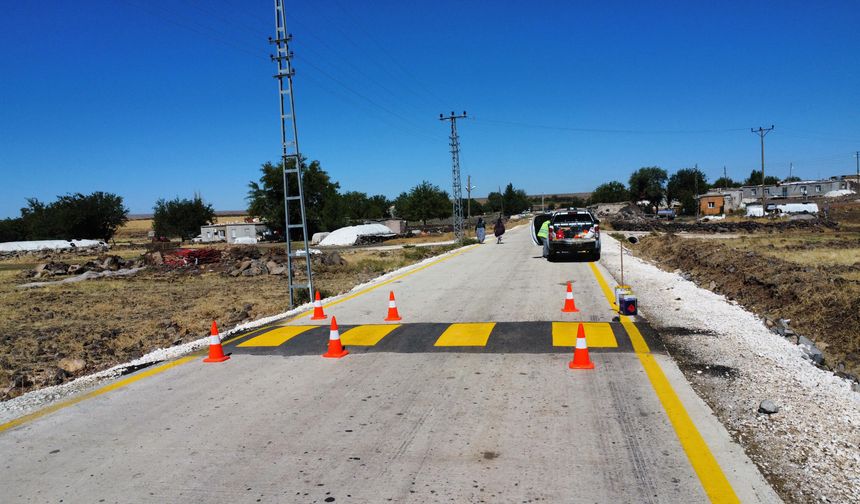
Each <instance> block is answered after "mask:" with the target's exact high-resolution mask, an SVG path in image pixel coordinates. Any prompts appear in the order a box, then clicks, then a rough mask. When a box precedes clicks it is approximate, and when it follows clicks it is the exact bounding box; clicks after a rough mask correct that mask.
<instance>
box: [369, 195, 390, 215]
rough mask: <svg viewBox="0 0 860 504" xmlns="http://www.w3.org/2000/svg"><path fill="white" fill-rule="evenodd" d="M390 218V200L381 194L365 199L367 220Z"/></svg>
mask: <svg viewBox="0 0 860 504" xmlns="http://www.w3.org/2000/svg"><path fill="white" fill-rule="evenodd" d="M390 217H391V200H389V199H388V198H386V197H385V196H383V195H382V194H376V195H374V196H371V197H370V198H368V199H367V218H368V219H387V218H390Z"/></svg>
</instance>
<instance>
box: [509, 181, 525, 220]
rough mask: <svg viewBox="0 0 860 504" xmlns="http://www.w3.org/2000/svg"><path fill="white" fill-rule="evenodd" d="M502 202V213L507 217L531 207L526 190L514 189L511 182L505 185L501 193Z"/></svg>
mask: <svg viewBox="0 0 860 504" xmlns="http://www.w3.org/2000/svg"><path fill="white" fill-rule="evenodd" d="M502 204H503V206H504V208H503V209H502V213H504V214H505V215H506V216H508V217H510V216H511V215H514V214H518V213H522V212H525V211H526V210H528V209H529V208H531V202H530V201H529V197H528V196H527V195H526V192H525V191H524V190H522V189H515V188H514V184H512V183H509V184H508V185H507V186H505V192H504V193H502Z"/></svg>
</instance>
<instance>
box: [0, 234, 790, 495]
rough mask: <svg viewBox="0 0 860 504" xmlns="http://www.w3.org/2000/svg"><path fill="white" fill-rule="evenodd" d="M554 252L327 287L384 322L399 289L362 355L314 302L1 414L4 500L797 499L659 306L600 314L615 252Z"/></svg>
mask: <svg viewBox="0 0 860 504" xmlns="http://www.w3.org/2000/svg"><path fill="white" fill-rule="evenodd" d="M539 256H540V248H538V247H536V246H533V245H531V240H530V238H529V236H528V230H527V228H525V227H523V228H518V229H515V230H512V231H510V232H509V233H508V234H506V235H505V243H504V244H502V245H496V244H495V243H493V242H491V241H488V243H486V244H484V245H481V246H475V247H472V248H470V249H468V250H466V251H464V252H462V253H460V254H458V255H456V256H452V257H450V258H447V259H445V260H443V261H441V262H438V263H436V264H433V265H431V266H429V267H426V268H423V269H420V270H417V271H414V272H413V273H411V274H408V275H405V276H402V277H400V278H398V279H397V280H395V281H393V282H391V283H390V284H388V285H384V286H380V287H377V288H375V289H372V290H369V291H366V292H364V293H360V294H359V295H356V296H352V297H351V298H350V299H347V300H345V301H342V302H338V303H336V304H332V305H330V306H327V307H326V310H327V312H328V313H329V314H330V315H335V316H337V318H338V321H339V322H340V323H341V324H343V325H344V328H345V329H347V330H345V331H344V336H346V334H348V329H349V328H361V327H372V328H373V329H370V330H368V331H369V332H366V333H363V334H365V336H366V334H371V335H372V334H378V333H375V332H374V331H379V329H376V328H377V327H378V326H379V325H381V324H384V322H382V320H381V319H382V318H384V316H385V314H386V311H387V302H388V291H389V290H394V291H395V293H396V295H397V304H398V310H399V311H400V313H401V315H402V317H403V320H402V321H401V322H400V323H399V327H397V328H396V329H395V330H393V331H388V330H387V329H383V330H382V332H385V334H384V335H383V336H381V338H380V339H379V340H378V341H365V340H364V339H362V338H359V337H354V341H355V342H357V343H361V344H362V345H363V346H360V345H355V346H353V347H351V349H352V350H353V353H351V354H350V355H348V356H346V357H345V358H343V359H323V358H321V357H319V356H318V355H317V354H321V353H322V352H323V351H324V350H325V348H324V345H325V340H326V339H327V332H326V331H325V329H324V328H317V329H313V328H310V329H307V330H306V331H305V332H303V333H301V334H300V335H295V336H289V334H291V333H290V331H292V332H295V331H296V330H297V329H296V328H295V327H294V326H295V325H296V324H301V325H309V324H310V321H309V320H308V317H303V318H299V319H297V320H293V321H288V322H287V321H285V323H283V324H279V326H278V327H270V328H268V329H266V330H262V331H255V332H253V333H249V334H248V335H247V336H246V337H244V338H241V339H239V340H238V341H236V342H235V343H233V344H231V345H228V347H227V350H228V351H231V352H232V353H233V355H232V358H231V359H230V360H229V361H227V362H225V363H221V364H203V363H201V362H200V360H199V359H195V360H193V361H190V362H189V363H186V364H183V365H180V366H175V367H173V368H171V369H168V370H165V371H163V372H160V373H157V374H153V375H152V376H148V377H146V378H144V379H140V380H138V381H135V382H134V383H131V384H128V385H127V386H123V387H119V388H117V389H115V390H111V391H109V392H107V393H104V394H102V395H99V396H97V397H94V398H91V399H87V400H85V401H81V402H79V403H77V404H74V405H71V406H68V407H65V408H62V409H60V410H58V411H55V412H53V413H51V414H48V415H45V416H42V417H41V418H38V419H35V420H32V421H30V422H27V423H24V424H22V425H18V426H15V427H12V428H6V429H5V430H4V429H3V428H2V426H0V454H2V458H0V462H1V463H2V466H0V467H2V470H0V502H153V503H155V502H158V503H163V502H207V503H215V502H231V503H234V502H358V503H363V502H415V503H423V502H457V503H459V502H493V503H495V502H517V503H519V502H583V503H585V502H588V503H592V502H599V503H603V502H609V503H627V502H631V503H639V502H679V503H694V502H738V501H742V502H779V499H778V498H777V497H776V495H775V494H774V493H773V491H772V490H771V488H770V487H769V486H768V485H767V483H766V482H764V480H763V479H762V478H761V476H760V474H759V473H758V471H757V470H756V468H755V466H754V465H753V464H752V463H751V462H750V461H749V460H748V459H747V458H746V456H745V455H744V454H743V452H742V451H741V449H740V448H739V447H738V446H737V445H736V444H734V443H733V442H732V441H731V440H730V438H729V436H728V435H727V433H726V432H725V430H724V429H723V428H722V426H721V425H719V423H718V422H717V421H716V419H715V418H714V417H713V416H712V414H711V413H710V410H709V409H708V408H707V406H706V405H705V404H704V403H703V402H702V401H701V400H700V399H699V398H698V397H697V396H695V394H694V393H693V392H692V390H691V389H690V387H689V386H688V385H687V383H686V382H685V381H684V379H683V376H682V375H681V374H680V372H679V371H678V369H677V368H676V366H675V365H674V363H673V362H672V361H671V358H669V357H668V356H666V355H664V354H662V353H660V352H659V351H654V350H657V349H659V343H658V342H656V341H655V340H654V338H653V337H652V335H650V334H649V332H648V329H647V325H644V324H636V325H634V324H631V323H629V321H626V319H625V322H624V323H623V324H604V325H601V323H605V322H610V321H611V320H612V317H613V315H614V314H613V312H612V311H611V307H610V304H609V302H608V301H607V298H606V292H605V289H604V288H603V287H602V286H601V285H600V282H599V280H598V279H599V278H600V277H601V276H602V277H604V279H605V281H606V282H607V283H608V284H614V281H613V280H612V279H611V278H609V277H608V276H607V275H606V272H605V271H602V269H600V268H598V269H597V271H595V270H593V269H592V266H590V265H589V263H584V262H562V263H548V262H546V261H545V260H543V259H541V258H540V257H539ZM567 281H572V282H573V285H574V291H575V299H576V304H577V307H578V308H579V309H580V310H581V311H580V312H578V313H574V314H570V313H561V311H560V310H561V306H562V302H563V299H564V287H565V285H566V283H567ZM579 320H583V321H587V322H591V323H595V325H591V326H589V327H591V328H593V329H594V331H595V333H598V332H600V331H601V330H603V329H601V328H604V329H605V328H609V330H608V331H604V332H603V333H601V334H599V335H597V336H591V337H592V338H594V341H595V343H597V344H598V345H600V344H603V346H602V347H600V348H595V349H594V350H593V351H592V352H591V358H592V360H593V361H594V363H595V367H596V368H595V369H594V370H592V371H572V370H570V369H568V367H567V363H568V361H569V360H570V346H572V343H571V340H570V339H568V338H566V337H560V335H559V334H556V333H555V332H554V328H557V327H564V326H560V325H558V324H556V325H553V324H552V322H573V321H579ZM322 323H324V324H326V323H328V321H323V322H322ZM463 323H470V324H463ZM471 323H475V324H471ZM458 324H460V325H458ZM494 324H495V325H494ZM287 326H290V327H287ZM452 327H454V328H456V330H455V332H456V333H457V334H456V337H454V338H453V339H452V338H451V337H450V334H449V337H448V338H447V339H445V334H446V333H447V331H448V329H450V328H452ZM275 331H281V332H275ZM458 331H459V332H458ZM267 334H268V336H266V335H267ZM279 334H286V335H287V336H286V339H284V340H283V341H282V342H279V341H280V340H279V338H280V339H283V338H281V337H280V336H278V335H279ZM308 335H310V336H308ZM305 336H307V337H305ZM562 336H563V335H562ZM261 337H266V338H268V339H266V338H263V339H262V340H260V339H258V340H257V343H255V344H253V345H250V346H247V345H246V346H242V345H243V344H246V343H248V342H252V341H253V340H254V339H255V338H261ZM302 338H304V339H302ZM387 338H392V339H396V340H397V341H398V343H397V345H393V346H392V345H389V346H388V347H386V346H385V345H386V341H391V340H388V339H387ZM345 339H346V338H345ZM373 339H374V338H371V340H373ZM613 340H614V341H615V342H616V343H617V345H616V346H613V345H612V344H611V343H612V341H613ZM440 341H448V344H447V346H439V342H440ZM260 343H268V345H262V344H260ZM275 343H277V344H275ZM451 343H453V344H451ZM302 345H319V346H320V348H319V349H318V350H317V354H311V353H310V352H304V351H303V352H298V353H292V354H291V353H290V352H289V351H285V350H284V349H289V348H293V347H296V348H304V347H303V346H302ZM422 345H423V346H422ZM458 345H460V346H458ZM464 345H468V346H464ZM374 349H376V351H373V350H374ZM442 350H444V351H442ZM703 468H704V470H703Z"/></svg>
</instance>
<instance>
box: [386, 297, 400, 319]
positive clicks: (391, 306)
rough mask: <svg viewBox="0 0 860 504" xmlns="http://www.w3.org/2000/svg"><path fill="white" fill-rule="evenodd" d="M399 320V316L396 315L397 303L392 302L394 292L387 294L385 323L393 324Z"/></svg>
mask: <svg viewBox="0 0 860 504" xmlns="http://www.w3.org/2000/svg"><path fill="white" fill-rule="evenodd" d="M397 320H401V318H400V314H399V313H397V303H395V302H394V291H390V292H389V293H388V316H387V317H385V321H386V322H395V321H397Z"/></svg>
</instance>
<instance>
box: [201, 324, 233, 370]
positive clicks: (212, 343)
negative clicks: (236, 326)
mask: <svg viewBox="0 0 860 504" xmlns="http://www.w3.org/2000/svg"><path fill="white" fill-rule="evenodd" d="M229 358H230V356H229V355H224V347H222V346H221V337H220V336H218V324H216V323H215V321H214V320H213V321H212V328H211V329H210V330H209V357H206V358H205V359H203V362H224V361H225V360H227V359H229Z"/></svg>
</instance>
